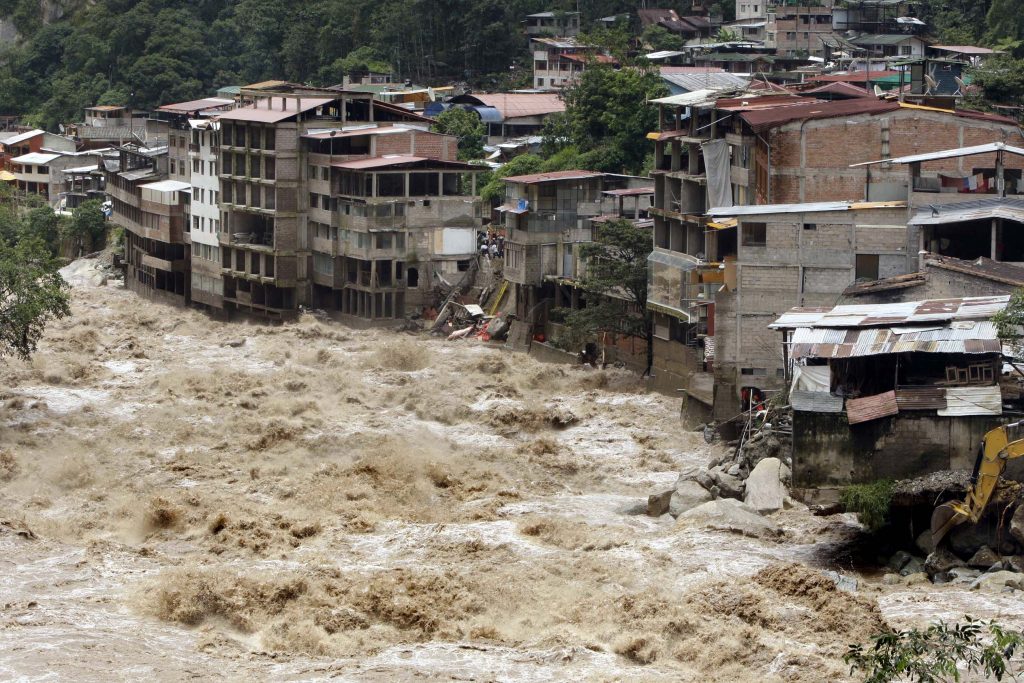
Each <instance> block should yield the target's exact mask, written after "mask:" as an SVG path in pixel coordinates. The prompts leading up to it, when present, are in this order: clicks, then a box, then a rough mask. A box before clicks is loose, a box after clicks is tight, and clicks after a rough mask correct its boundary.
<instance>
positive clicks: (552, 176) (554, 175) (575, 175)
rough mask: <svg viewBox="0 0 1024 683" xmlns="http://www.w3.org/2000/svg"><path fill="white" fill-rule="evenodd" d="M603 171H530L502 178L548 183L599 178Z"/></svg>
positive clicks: (520, 181)
mask: <svg viewBox="0 0 1024 683" xmlns="http://www.w3.org/2000/svg"><path fill="white" fill-rule="evenodd" d="M603 175H604V173H601V172H600V171H579V170H575V171H552V172H551V173H531V174H529V175H516V176H510V177H508V178H502V180H504V181H505V182H506V183H520V184H522V185H534V184H536V183H550V182H554V181H557V180H583V179H585V178H599V177H601V176H603Z"/></svg>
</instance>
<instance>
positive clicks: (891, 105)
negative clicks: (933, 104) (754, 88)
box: [740, 97, 900, 133]
mask: <svg viewBox="0 0 1024 683" xmlns="http://www.w3.org/2000/svg"><path fill="white" fill-rule="evenodd" d="M899 108H900V105H899V102H890V101H887V100H876V99H874V98H870V97H858V98H854V99H849V100H833V101H831V102H821V101H819V100H814V101H812V102H807V103H804V104H796V105H788V106H781V107H772V108H770V109H758V110H752V111H744V112H741V113H740V117H741V118H743V120H744V121H746V122H747V123H748V124H750V127H751V128H753V129H754V132H757V133H760V132H761V131H764V130H768V129H769V128H777V127H779V126H783V125H785V124H787V123H793V122H794V121H810V120H815V119H831V118H839V117H844V116H857V115H859V114H867V115H875V114H885V113H887V112H891V111H896V110H897V109H899Z"/></svg>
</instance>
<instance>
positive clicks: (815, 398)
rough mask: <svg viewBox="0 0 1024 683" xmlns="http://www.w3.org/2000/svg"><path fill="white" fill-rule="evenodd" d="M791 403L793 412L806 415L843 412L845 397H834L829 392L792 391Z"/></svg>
mask: <svg viewBox="0 0 1024 683" xmlns="http://www.w3.org/2000/svg"><path fill="white" fill-rule="evenodd" d="M789 403H790V405H792V406H793V410H800V411H803V412H806V413H841V412H843V397H842V396H833V395H832V394H830V393H828V392H827V391H791V392H790V393H789Z"/></svg>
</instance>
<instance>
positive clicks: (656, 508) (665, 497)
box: [647, 489, 675, 517]
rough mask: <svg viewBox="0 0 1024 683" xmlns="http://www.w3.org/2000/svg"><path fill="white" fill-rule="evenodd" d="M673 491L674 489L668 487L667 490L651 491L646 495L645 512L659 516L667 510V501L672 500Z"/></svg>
mask: <svg viewBox="0 0 1024 683" xmlns="http://www.w3.org/2000/svg"><path fill="white" fill-rule="evenodd" d="M673 493H675V490H674V489H669V490H668V491H663V492H661V493H653V494H651V495H649V496H647V514H648V515H650V516H651V517H661V516H662V515H663V514H665V513H666V512H668V506H669V502H670V501H671V500H672V494H673Z"/></svg>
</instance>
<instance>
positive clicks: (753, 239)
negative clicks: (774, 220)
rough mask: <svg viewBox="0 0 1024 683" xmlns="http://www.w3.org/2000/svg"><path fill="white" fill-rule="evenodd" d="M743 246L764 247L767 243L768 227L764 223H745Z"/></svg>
mask: <svg viewBox="0 0 1024 683" xmlns="http://www.w3.org/2000/svg"><path fill="white" fill-rule="evenodd" d="M742 228H743V246H745V247H763V246H765V244H766V243H767V235H768V227H767V226H766V225H765V224H764V223H743V224H742Z"/></svg>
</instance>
